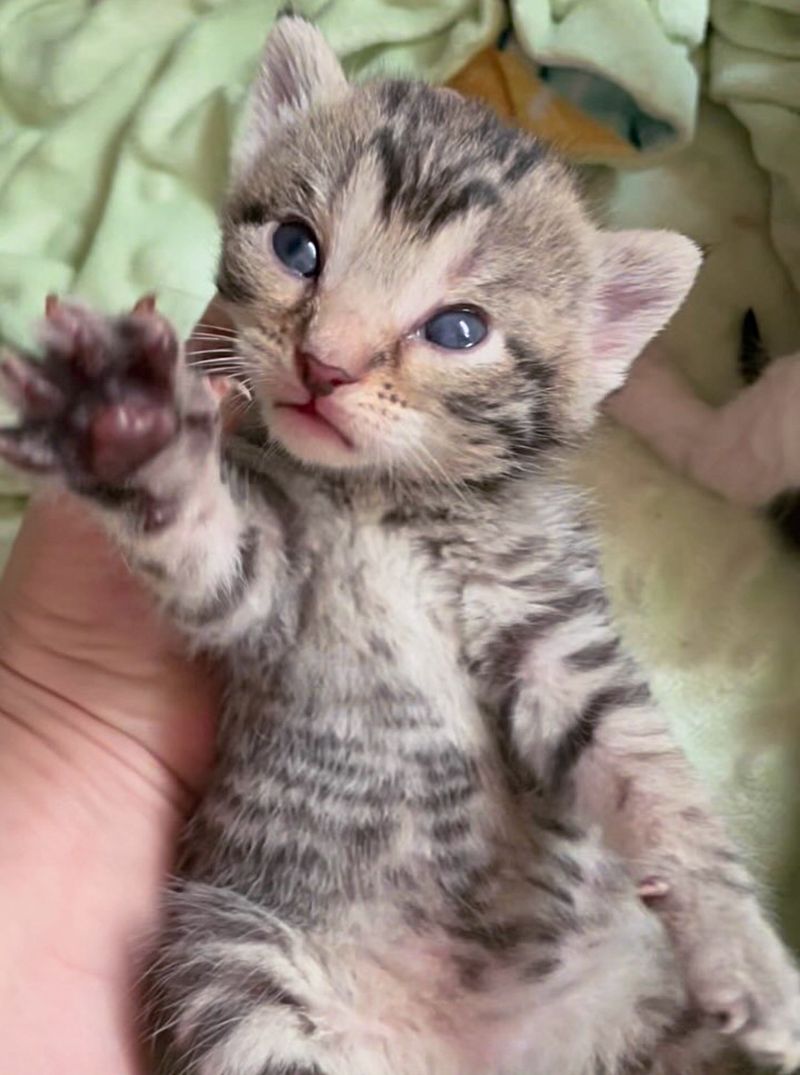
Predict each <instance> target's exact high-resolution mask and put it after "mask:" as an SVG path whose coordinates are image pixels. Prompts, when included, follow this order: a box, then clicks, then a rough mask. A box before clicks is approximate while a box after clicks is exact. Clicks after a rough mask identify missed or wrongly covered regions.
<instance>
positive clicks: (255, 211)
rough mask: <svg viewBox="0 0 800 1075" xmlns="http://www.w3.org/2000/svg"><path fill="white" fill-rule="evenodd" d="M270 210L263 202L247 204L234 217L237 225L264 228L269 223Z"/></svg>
mask: <svg viewBox="0 0 800 1075" xmlns="http://www.w3.org/2000/svg"><path fill="white" fill-rule="evenodd" d="M269 219H270V214H269V209H268V208H267V206H266V205H265V204H264V203H263V202H247V203H246V204H245V205H243V206H242V207H241V208H240V209H239V210H238V211H237V212H236V213H235V215H234V217H233V220H234V223H236V224H246V225H251V226H252V227H255V228H263V226H264V225H265V224H268V223H269Z"/></svg>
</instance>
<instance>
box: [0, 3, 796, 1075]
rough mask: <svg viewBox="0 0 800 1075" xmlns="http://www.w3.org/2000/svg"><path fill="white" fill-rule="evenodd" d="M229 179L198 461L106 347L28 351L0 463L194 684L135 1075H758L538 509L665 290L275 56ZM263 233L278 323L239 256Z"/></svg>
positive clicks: (471, 118) (555, 196) (123, 359)
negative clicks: (157, 615)
mask: <svg viewBox="0 0 800 1075" xmlns="http://www.w3.org/2000/svg"><path fill="white" fill-rule="evenodd" d="M236 167H237V174H236V177H235V180H234V186H233V189H232V192H231V196H230V199H229V203H228V205H227V208H226V210H225V214H224V232H225V237H224V249H223V254H222V259H221V269H220V288H221V290H222V292H223V294H224V295H225V296H226V297H227V299H228V302H229V304H230V310H231V313H232V315H233V317H234V319H235V321H236V324H237V328H238V346H239V348H240V350H241V353H242V355H243V356H244V357H243V363H244V364H243V366H242V371H243V375H244V376H246V378H247V379H248V380H249V382H250V383H251V385H252V387H253V389H254V392H255V396H256V400H257V406H256V407H255V408H254V409H253V412H252V413H251V414H250V415H249V416H248V419H247V422H246V423H245V427H244V429H243V431H242V435H241V436H240V437H239V438H238V439H237V440H235V441H233V442H232V443H231V444H230V445H229V446H227V447H226V450H225V453H224V459H221V458H220V452H219V445H218V435H217V423H216V422H215V420H214V418H215V406H214V401H213V398H212V393H210V392H209V391H208V389H207V387H206V386H205V384H204V382H203V381H202V380H200V379H199V378H197V377H196V376H195V375H194V374H193V373H192V372H191V371H189V370H187V369H186V368H185V366H184V365H183V363H182V361H181V358H180V355H179V353H178V351H179V349H178V347H177V344H176V342H175V340H174V336H173V335H172V333H171V330H170V329H169V327H168V326H167V325H166V324H165V323H163V322H161V321H160V320H159V319H158V317H157V315H155V314H153V313H146V312H145V313H142V312H141V311H140V312H138V313H135V314H134V315H131V316H129V317H127V318H122V319H116V320H114V319H112V320H109V319H103V318H99V317H97V316H96V315H94V314H91V313H90V312H88V311H85V310H81V309H79V308H76V307H61V308H60V309H58V310H55V311H51V316H50V320H49V322H48V329H47V338H46V350H47V357H46V362H45V367H44V370H43V372H42V371H37V370H36V369H35V368H34V367H27V366H24V365H17V366H15V368H14V373H13V378H12V379H13V383H14V384H15V385H17V386H18V388H19V393H18V394H19V396H20V403H21V409H22V411H23V415H24V417H25V419H26V420H25V421H24V422H23V425H22V426H21V427H20V429H19V430H17V431H15V433H14V435H13V436H12V437H10V438H9V439H8V440H7V442H6V454H7V455H12V454H13V455H14V457H15V458H16V459H17V461H18V462H21V463H26V462H27V464H28V465H29V466H34V465H35V464H38V465H39V466H40V467H42V466H43V467H44V468H45V469H49V470H54V471H56V472H57V473H58V474H59V475H60V476H61V477H62V480H66V481H67V482H68V483H69V484H70V485H71V486H72V487H73V488H78V489H80V490H81V491H82V492H83V493H84V495H85V496H86V498H87V500H88V501H89V502H91V503H93V504H94V505H95V508H96V510H97V512H98V513H99V514H100V516H101V517H102V518H103V519H105V520H106V522H107V525H108V526H109V528H110V529H111V530H112V531H113V532H114V533H115V535H116V536H117V539H118V540H119V542H120V543H121V545H122V546H123V548H124V549H125V551H126V554H127V556H128V558H129V560H130V562H131V563H132V564H133V565H134V567H137V566H138V568H139V569H140V570H141V573H142V575H143V577H145V578H146V579H147V580H148V583H149V584H150V585H151V586H152V587H153V589H154V590H155V591H156V593H157V594H159V595H160V597H161V599H162V601H163V603H164V606H165V608H166V609H167V610H168V612H169V614H170V615H171V616H172V618H173V619H174V620H175V621H176V622H177V623H178V624H180V626H181V627H182V629H183V630H184V632H185V633H186V636H187V637H188V638H189V639H190V640H191V642H192V643H193V645H194V646H195V647H196V648H198V649H201V650H204V651H207V652H211V653H213V654H215V655H216V656H217V658H218V659H219V660H220V661H221V662H222V663H223V665H224V667H225V669H226V674H227V686H226V691H225V697H224V705H223V709H222V713H221V717H220V728H219V742H218V751H217V763H216V767H215V772H214V776H213V780H212V783H211V787H210V788H209V790H208V793H207V795H206V796H205V798H204V800H203V802H202V803H201V805H200V807H199V809H198V810H197V812H196V814H195V816H194V818H193V819H192V821H191V824H190V825H189V828H188V830H187V832H186V834H185V837H184V840H183V844H182V850H181V861H180V870H179V876H178V879H177V880H176V882H175V884H174V885H173V886H172V888H171V890H170V892H169V894H168V898H167V906H166V913H165V924H164V933H163V936H162V938H161V941H160V943H159V945H158V951H157V955H156V958H155V960H154V963H153V966H152V968H151V970H150V972H149V974H148V975H147V990H146V993H147V1013H148V1029H149V1032H152V1033H153V1034H154V1035H155V1039H156V1042H157V1053H158V1056H159V1058H160V1059H159V1065H160V1070H161V1071H163V1072H171V1073H174V1075H626V1073H627V1075H634V1073H649V1075H700V1073H701V1072H702V1071H704V1070H705V1068H704V1064H705V1059H706V1057H707V1055H708V1054H709V1053H710V1052H714V1051H716V1050H718V1048H719V1045H720V1040H719V1034H718V1031H719V1030H720V1029H722V1030H724V1031H727V1032H729V1034H730V1035H732V1036H735V1037H736V1038H737V1040H738V1041H739V1042H740V1043H741V1044H743V1045H744V1046H745V1047H747V1048H749V1049H750V1050H751V1052H753V1053H754V1054H757V1055H760V1056H766V1057H768V1058H770V1059H772V1060H777V1061H779V1062H782V1063H783V1062H785V1063H787V1064H788V1063H792V1062H794V1061H795V1059H796V1058H797V1044H796V1038H795V1037H793V1035H794V1034H795V1030H796V1028H797V1026H798V1023H797V986H796V977H795V972H794V969H793V967H792V966H791V964H790V962H789V960H788V958H787V957H786V956H785V954H784V952H783V949H782V948H781V946H780V943H779V942H778V940H777V939H776V938H775V937H774V935H773V933H772V932H771V930H770V928H769V927H768V926H767V924H766V923H765V921H764V919H763V918H762V917H761V914H760V911H759V910H758V906H757V904H756V901H755V898H754V896H753V894H752V889H751V883H750V880H749V878H748V875H747V873H746V871H745V870H744V868H743V867H742V865H741V864H740V862H739V860H738V858H737V857H736V855H735V853H734V852H733V851H731V849H730V847H729V844H728V842H727V839H726V837H725V835H724V833H723V832H722V831H721V828H720V825H719V824H718V822H717V821H716V820H715V819H714V817H713V815H712V814H711V813H710V811H709V809H708V807H707V805H706V803H705V801H704V796H703V794H702V792H701V790H700V789H699V788H698V786H697V782H696V780H695V778H694V777H693V775H692V774H691V773H690V771H689V769H688V767H687V765H686V763H685V761H684V759H683V758H682V756H681V754H680V752H679V751H678V749H677V748H676V746H675V745H674V743H673V742H672V740H671V737H670V735H669V733H668V731H667V729H666V728H665V727H664V724H663V721H662V719H661V717H660V716H659V714H658V712H657V710H656V709H655V707H654V706H653V704H652V702H651V701H650V698H649V695H648V692H647V689H646V686H645V684H644V682H643V680H642V677H641V674H640V672H639V670H638V669H637V668H636V667H635V665H634V663H633V662H632V661H631V659H630V657H629V656H627V655H626V653H625V651H624V648H623V647H622V646H621V645H620V642H619V639H618V638H617V635H616V633H615V631H614V629H613V626H612V624H611V619H610V616H609V610H608V604H607V600H606V597H605V594H604V590H603V585H602V580H601V577H600V573H599V569H598V557H597V552H596V549H595V546H594V542H593V539H592V535H591V528H590V526H589V525H588V522H587V520H586V517H585V505H584V503H583V501H582V499H581V497H580V496H578V495H577V494H576V493H575V492H574V491H573V490H572V489H571V488H570V486H569V484H568V482H567V481H566V479H565V478H564V464H565V458H564V457H565V456H566V455H567V454H568V453H567V452H566V446H568V445H569V444H571V443H572V442H574V441H575V440H576V439H577V438H578V437H579V436H580V435H581V434H582V432H583V431H585V429H587V428H588V426H589V424H590V422H591V419H592V416H593V413H594V410H595V409H596V406H597V404H598V402H599V401H600V399H601V398H602V396H603V394H604V393H605V392H606V391H609V390H610V389H611V387H613V385H614V384H616V383H618V382H619V379H620V378H621V377H622V375H623V372H624V366H625V364H626V363H627V362H628V361H630V359H631V358H632V357H633V354H632V353H631V351H632V349H634V350H635V348H636V347H637V346H638V345H639V343H640V342H643V338H644V337H646V336H647V335H648V334H651V333H652V332H654V331H656V329H657V327H658V326H659V324H660V323H663V321H664V320H665V319H666V317H668V316H669V313H670V312H671V309H672V307H674V306H675V305H676V304H677V302H678V301H680V298H681V297H682V294H683V292H684V291H685V289H686V287H688V281H689V280H690V279H691V272H692V271H693V269H692V268H691V266H689V267H688V268H687V264H688V262H692V264H694V262H693V261H692V259H693V254H691V253H688V254H687V250H686V249H685V248H684V247H683V246H682V244H681V243H680V242H679V241H677V240H675V241H673V240H672V239H665V238H663V237H662V238H659V237H657V236H656V237H654V238H653V239H652V246H651V247H646V245H645V244H644V242H643V239H642V237H641V236H638V235H637V236H633V237H628V238H625V237H624V236H623V237H619V236H617V237H608V236H604V235H603V233H600V232H597V231H596V230H595V229H594V227H593V226H592V225H591V224H590V222H589V221H588V219H587V218H586V216H585V214H584V212H583V210H582V209H581V207H580V204H579V202H578V199H577V197H576V195H575V193H574V191H573V188H572V184H571V181H570V179H569V177H568V175H567V174H566V172H565V171H564V170H563V169H562V167H561V166H560V165H559V164H557V163H556V162H554V161H552V160H550V158H549V157H548V156H547V155H546V154H544V153H543V152H542V150H541V148H540V147H539V146H538V145H536V144H535V143H533V142H531V141H530V140H528V139H526V138H523V137H522V136H520V135H517V134H515V133H514V132H511V131H509V130H507V129H506V128H504V127H502V126H501V125H500V124H498V123H497V121H496V120H495V119H494V118H492V117H491V116H490V115H488V113H485V112H483V111H482V110H481V109H479V108H478V107H477V106H474V105H467V104H465V103H464V102H461V101H460V100H458V98H456V97H454V96H453V95H449V94H446V93H443V92H441V91H436V90H432V89H429V88H425V87H422V86H415V85H409V84H405V83H398V82H389V83H376V84H373V85H368V86H365V87H361V88H357V89H352V90H351V89H349V88H347V86H346V83H345V82H344V79H343V76H342V75H341V71H340V70H339V69H338V66H337V65H336V63H335V60H334V59H333V57H332V54H330V53H329V52H328V50H327V48H326V46H325V45H324V42H322V41H321V39H320V38H319V37H318V35H317V34H316V31H314V30H313V28H312V27H310V26H308V24H306V23H303V22H301V21H298V20H292V19H289V20H285V19H284V20H282V21H281V22H280V23H279V25H278V28H277V30H276V31H275V32H274V33H273V36H272V38H271V42H270V45H269V46H268V51H267V57H266V61H265V70H264V72H262V76H261V78H260V80H259V81H258V82H257V86H256V90H255V92H254V99H253V103H252V106H251V118H250V125H249V127H248V129H247V131H246V134H245V141H244V144H243V146H242V148H241V150H240V152H239V154H238V156H237V165H236ZM298 217H303V218H304V219H306V220H307V221H310V222H311V223H313V225H314V227H315V229H316V234H317V236H318V238H319V242H320V245H321V247H322V249H323V265H324V269H323V271H322V273H321V275H320V276H319V280H317V281H314V282H309V281H308V280H306V279H300V278H297V277H292V276H291V275H290V274H289V273H287V272H285V271H284V270H283V269H282V268H281V267H280V266H279V265H278V264H277V263H276V258H275V255H274V254H273V253H272V248H271V241H270V236H271V229H273V228H274V227H275V224H276V219H287V218H288V219H297V218H298ZM687 259H688V260H687ZM676 266H677V267H676ZM695 267H696V266H695ZM690 270H691V271H690ZM456 300H457V301H460V302H463V303H468V304H470V305H475V306H480V307H481V308H482V309H483V310H485V311H486V312H487V314H488V322H489V328H490V331H489V332H488V334H487V338H486V340H485V341H484V342H483V343H481V344H480V345H479V346H478V347H476V348H474V349H473V350H471V351H469V352H466V353H462V352H458V353H456V352H452V353H442V352H440V351H438V350H437V349H436V348H434V347H433V346H432V345H430V344H427V343H426V342H425V340H424V337H422V336H421V335H420V334H419V332H418V331H417V329H418V327H419V325H420V323H421V321H422V320H424V318H425V317H427V316H430V312H431V310H432V309H435V308H437V306H441V305H444V304H446V303H448V302H451V301H456ZM131 341H133V342H131ZM56 352H58V356H60V364H59V365H58V366H56V362H55V359H56V357H57V355H56ZM308 353H311V354H313V355H314V356H315V358H316V359H318V360H320V361H323V362H324V363H325V365H326V366H327V368H328V369H333V370H334V371H335V372H336V376H337V386H336V387H335V389H332V390H331V391H330V392H328V393H326V394H324V395H322V396H320V399H319V400H318V401H317V403H316V404H315V406H318V407H322V406H323V405H325V406H328V405H330V406H331V407H333V408H334V409H333V410H329V411H327V412H326V413H327V414H328V415H329V416H330V419H331V421H334V422H336V423H338V424H339V427H341V428H344V430H345V432H346V434H347V435H346V438H343V437H340V438H339V440H337V439H336V438H335V437H333V436H332V435H331V434H330V432H329V431H325V430H324V429H322V428H321V425H320V423H319V422H317V423H316V424H315V425H313V426H311V425H309V424H308V422H309V421H310V420H306V419H303V421H306V425H305V426H300V425H298V423H299V422H300V421H301V419H300V418H299V417H297V416H296V415H295V417H292V412H291V411H285V410H284V411H281V410H280V407H279V405H280V404H281V403H282V402H284V401H287V400H288V401H292V400H294V401H295V402H297V403H303V405H304V406H306V405H307V402H308V401H307V400H306V399H305V398H304V395H303V384H302V383H301V380H300V379H299V375H298V369H299V368H301V367H302V363H303V362H305V361H307V359H305V358H304V357H303V356H304V355H306V354H308ZM64 371H67V373H65V372H64ZM342 385H344V387H341V386H342ZM120 408H121V410H120ZM126 408H127V409H126ZM320 413H321V412H320ZM134 418H135V419H136V421H135V422H133V419H134ZM265 427H266V428H265ZM131 428H135V429H137V430H144V432H143V433H142V436H141V437H137V436H135V435H133V434H131V433H130V430H131ZM302 429H305V433H302V432H301V430H302ZM267 430H268V431H269V432H267ZM647 901H649V902H650V903H651V905H652V910H656V911H659V912H660V913H659V914H654V913H652V910H651V909H650V908H648V907H647V906H646V905H645V903H646V902H647ZM709 1021H712V1022H714V1023H715V1027H714V1028H712V1030H709V1029H708V1027H707V1024H708V1022H709Z"/></svg>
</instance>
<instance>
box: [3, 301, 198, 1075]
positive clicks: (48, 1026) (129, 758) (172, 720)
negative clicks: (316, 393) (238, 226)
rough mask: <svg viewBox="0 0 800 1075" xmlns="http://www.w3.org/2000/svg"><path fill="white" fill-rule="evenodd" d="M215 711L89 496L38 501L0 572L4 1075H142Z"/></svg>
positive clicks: (196, 674)
mask: <svg viewBox="0 0 800 1075" xmlns="http://www.w3.org/2000/svg"><path fill="white" fill-rule="evenodd" d="M205 320H206V321H208V320H209V317H208V315H207V316H206V319H205ZM214 710H215V690H214V681H213V675H212V673H211V671H210V670H209V669H206V668H203V667H200V666H198V665H196V664H190V663H189V662H188V661H187V660H186V658H185V657H184V656H183V654H182V652H181V646H180V641H179V639H178V638H177V637H176V636H175V635H174V633H173V632H172V631H171V630H170V629H169V627H168V626H167V625H166V624H165V623H164V622H162V620H161V619H160V618H159V616H158V614H157V612H156V610H155V609H154V607H153V606H152V604H151V602H150V600H149V598H148V596H147V595H146V594H145V593H144V592H143V591H142V589H141V588H140V586H139V585H138V584H137V583H136V581H135V580H134V579H133V577H132V576H131V575H130V573H129V572H128V570H127V568H126V566H125V564H124V563H123V562H122V560H121V558H120V556H119V555H118V553H117V552H116V551H115V550H114V549H113V548H112V547H111V544H110V542H109V540H108V538H107V537H106V536H105V535H104V533H103V532H102V531H101V530H100V528H99V527H98V526H97V525H96V524H95V523H94V522H93V521H92V519H91V517H90V516H89V514H88V513H87V510H86V508H85V507H84V506H83V505H82V504H80V503H79V502H78V501H77V500H76V499H75V498H73V497H72V496H70V495H68V494H60V495H57V496H56V495H47V496H45V497H42V498H40V499H38V500H36V501H35V502H34V503H33V505H32V507H31V508H30V510H29V511H28V513H27V515H26V518H25V520H24V523H23V526H22V528H21V531H20V534H19V536H18V539H17V541H16V543H15V546H14V549H13V551H12V554H11V557H10V560H9V562H8V564H7V567H6V570H5V573H4V574H3V576H2V579H0V878H2V882H1V883H0V1040H2V1042H3V1045H2V1053H3V1060H2V1065H1V1066H2V1070H3V1073H4V1075H54V1073H55V1072H58V1073H59V1075H143V1073H144V1070H145V1068H144V1065H143V1063H142V1060H141V1056H140V1047H139V1045H138V1043H137V1038H136V1032H135V1012H136V974H137V969H138V968H139V967H140V966H141V962H142V958H143V956H144V954H145V952H146V950H147V940H148V937H149V936H150V935H151V934H152V933H153V931H154V929H155V927H156V925H157V920H158V911H159V896H160V892H161V891H162V888H163V885H164V882H165V880H166V877H167V875H168V873H169V871H170V868H171V865H172V862H173V858H174V853H175V842H176V837H177V833H178V832H179V830H180V828H181V826H182V824H183V822H184V820H185V818H186V816H187V813H188V812H189V811H190V809H191V807H192V804H193V802H194V801H195V799H196V797H197V795H198V793H199V792H200V791H201V790H202V787H203V783H204V779H205V777H206V774H207V771H208V768H209V765H210V762H211V758H212V741H213V715H214Z"/></svg>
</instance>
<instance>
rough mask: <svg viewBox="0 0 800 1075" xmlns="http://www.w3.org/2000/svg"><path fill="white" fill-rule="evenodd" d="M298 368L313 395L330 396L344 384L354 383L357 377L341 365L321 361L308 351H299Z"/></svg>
mask: <svg viewBox="0 0 800 1075" xmlns="http://www.w3.org/2000/svg"><path fill="white" fill-rule="evenodd" d="M297 368H298V371H299V373H300V377H301V378H302V381H303V384H304V385H305V386H306V388H307V389H308V390H309V392H310V393H311V395H312V396H315V397H316V396H329V395H330V394H331V392H334V391H335V390H336V389H337V388H339V387H340V386H341V385H343V384H354V383H355V381H356V378H355V377H351V376H350V374H349V373H348V372H347V371H346V370H343V369H340V368H339V366H329V365H328V364H327V363H326V362H320V360H319V359H318V358H315V357H314V356H313V355H312V354H309V352H308V351H301V350H299V349H298V351H297Z"/></svg>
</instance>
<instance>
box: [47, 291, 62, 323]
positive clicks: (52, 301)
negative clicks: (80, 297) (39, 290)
mask: <svg viewBox="0 0 800 1075" xmlns="http://www.w3.org/2000/svg"><path fill="white" fill-rule="evenodd" d="M58 305H59V298H58V295H56V294H54V293H53V292H52V291H51V292H50V294H49V295H47V296H46V297H45V300H44V316H45V317H52V316H53V314H54V313H55V312H56V310H57V309H58Z"/></svg>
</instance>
